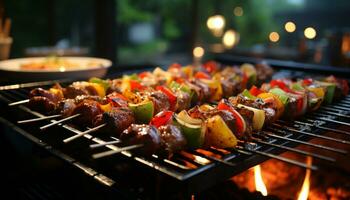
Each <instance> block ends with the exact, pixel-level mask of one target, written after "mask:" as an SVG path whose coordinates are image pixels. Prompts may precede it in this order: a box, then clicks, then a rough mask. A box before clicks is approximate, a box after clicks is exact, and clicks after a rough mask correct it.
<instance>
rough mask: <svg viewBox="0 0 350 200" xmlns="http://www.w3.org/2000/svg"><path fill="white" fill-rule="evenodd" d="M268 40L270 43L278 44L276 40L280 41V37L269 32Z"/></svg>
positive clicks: (275, 33)
mask: <svg viewBox="0 0 350 200" xmlns="http://www.w3.org/2000/svg"><path fill="white" fill-rule="evenodd" d="M269 39H270V41H271V42H278V40H280V35H279V34H278V33H277V32H271V33H270V35H269Z"/></svg>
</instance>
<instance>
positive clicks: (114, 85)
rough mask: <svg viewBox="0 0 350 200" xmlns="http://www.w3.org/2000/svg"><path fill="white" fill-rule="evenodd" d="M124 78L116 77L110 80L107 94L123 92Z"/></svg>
mask: <svg viewBox="0 0 350 200" xmlns="http://www.w3.org/2000/svg"><path fill="white" fill-rule="evenodd" d="M121 85H122V79H115V80H112V81H111V82H110V87H108V89H107V91H106V94H111V93H113V92H117V93H121V90H120V88H121Z"/></svg>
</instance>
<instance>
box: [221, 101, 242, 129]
mask: <svg viewBox="0 0 350 200" xmlns="http://www.w3.org/2000/svg"><path fill="white" fill-rule="evenodd" d="M226 101H227V100H224V99H223V100H221V101H220V102H219V104H218V109H219V110H227V111H229V112H230V113H232V114H233V116H234V117H235V119H236V129H237V130H236V131H237V133H238V134H243V133H244V132H245V129H246V125H245V121H244V119H243V117H242V115H241V114H239V112H237V111H236V110H235V109H234V108H233V107H232V106H231V105H230V104H229V103H228V102H226Z"/></svg>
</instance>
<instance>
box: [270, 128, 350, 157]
mask: <svg viewBox="0 0 350 200" xmlns="http://www.w3.org/2000/svg"><path fill="white" fill-rule="evenodd" d="M264 134H266V135H268V136H270V137H274V138H278V139H281V140H287V141H291V142H295V143H299V144H304V145H308V146H312V147H316V148H319V149H323V150H328V151H333V152H336V153H340V154H347V153H348V152H347V151H345V150H343V149H338V148H333V147H328V146H323V145H320V144H314V143H310V142H305V141H301V140H297V139H293V138H288V137H283V136H280V135H276V134H273V132H267V131H264Z"/></svg>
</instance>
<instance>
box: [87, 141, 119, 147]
mask: <svg viewBox="0 0 350 200" xmlns="http://www.w3.org/2000/svg"><path fill="white" fill-rule="evenodd" d="M120 142H121V141H120V140H114V141H109V142H105V143H101V144H92V145H90V148H91V149H95V148H98V147H104V146H106V145H110V144H118V143H120Z"/></svg>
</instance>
